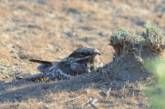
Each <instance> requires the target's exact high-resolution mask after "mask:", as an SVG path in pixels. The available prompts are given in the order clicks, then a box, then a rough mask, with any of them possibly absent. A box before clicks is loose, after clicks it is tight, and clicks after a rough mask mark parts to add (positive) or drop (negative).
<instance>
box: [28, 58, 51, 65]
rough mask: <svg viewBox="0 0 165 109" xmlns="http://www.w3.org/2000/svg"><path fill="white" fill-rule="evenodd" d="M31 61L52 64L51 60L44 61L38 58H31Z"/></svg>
mask: <svg viewBox="0 0 165 109" xmlns="http://www.w3.org/2000/svg"><path fill="white" fill-rule="evenodd" d="M29 61H31V62H35V63H40V64H48V65H52V62H50V61H43V60H38V59H29Z"/></svg>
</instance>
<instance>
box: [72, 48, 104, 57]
mask: <svg viewBox="0 0 165 109" xmlns="http://www.w3.org/2000/svg"><path fill="white" fill-rule="evenodd" d="M96 55H101V53H100V51H99V50H97V49H95V48H87V47H83V48H78V49H76V50H75V51H73V52H72V53H71V54H70V55H69V57H73V58H83V57H87V56H96Z"/></svg>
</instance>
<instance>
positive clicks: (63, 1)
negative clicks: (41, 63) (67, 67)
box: [0, 0, 165, 109]
mask: <svg viewBox="0 0 165 109" xmlns="http://www.w3.org/2000/svg"><path fill="white" fill-rule="evenodd" d="M164 5H165V1H164V0H139V1H132V0H20V1H18V0H0V9H1V10H0V33H1V35H0V104H1V105H0V108H1V109H10V108H13V109H22V108H23V109H30V108H36V109H56V108H61V109H64V108H66V109H68V108H69V109H77V108H78V109H79V108H80V109H81V108H85V109H88V108H89V109H92V108H94V109H97V108H99V109H100V108H101V109H104V108H105V109H107V108H109V107H111V108H113V109H120V108H122V109H132V108H133V109H147V108H148V106H149V104H148V103H147V97H145V95H144V94H143V93H142V91H141V90H142V89H143V86H142V83H141V82H143V81H141V80H144V79H146V78H145V77H147V75H146V74H144V73H143V72H142V71H141V72H142V73H140V72H139V71H137V69H139V68H138V65H136V64H134V65H132V66H131V67H128V68H129V69H128V68H127V69H128V70H127V72H126V73H123V74H122V75H120V74H119V75H118V77H119V78H117V77H114V78H113V77H112V75H111V74H112V73H114V72H124V70H125V69H124V68H126V67H116V68H113V69H114V70H113V71H112V70H111V69H112V67H114V66H113V62H112V57H113V53H114V50H113V48H112V47H111V46H110V45H109V40H110V37H111V35H112V33H113V32H114V31H115V30H117V29H118V28H126V29H128V30H130V31H134V32H136V33H137V34H140V33H141V32H142V31H143V27H144V23H145V22H147V21H151V22H154V23H156V24H158V25H159V27H160V28H161V31H162V32H165V20H164V19H165V7H164ZM81 46H87V47H94V48H97V49H99V50H100V51H101V52H102V56H101V59H102V61H103V62H104V64H105V67H104V68H103V69H102V70H101V71H98V72H95V73H92V74H86V75H82V76H78V77H75V78H73V79H72V80H69V81H55V82H49V83H31V82H24V81H19V82H16V81H12V80H14V79H15V77H16V75H18V74H21V75H29V74H34V73H36V72H37V70H36V66H37V65H36V64H33V63H30V62H29V61H28V59H29V58H37V59H43V60H50V61H51V60H60V59H62V58H64V57H66V56H67V55H68V54H69V53H71V52H72V51H73V50H74V49H76V48H78V47H81ZM128 60H133V59H131V57H127V59H126V60H125V61H123V63H122V62H121V63H120V66H124V65H131V64H130V61H128ZM118 66H119V65H118ZM105 69H106V70H105ZM142 70H143V69H142ZM130 73H131V74H130ZM130 77H132V78H130ZM142 77H143V78H142Z"/></svg>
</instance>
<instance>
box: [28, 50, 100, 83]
mask: <svg viewBox="0 0 165 109" xmlns="http://www.w3.org/2000/svg"><path fill="white" fill-rule="evenodd" d="M97 55H101V53H100V51H99V50H97V49H95V48H88V47H81V48H77V49H76V50H74V51H73V52H72V53H71V54H70V55H69V56H67V57H66V58H64V59H62V60H61V61H53V62H51V61H43V60H37V59H30V60H29V61H31V62H35V63H39V64H40V65H39V66H38V70H39V71H40V72H41V73H39V74H36V75H32V76H31V77H28V78H27V79H28V80H32V81H40V80H55V79H58V80H62V79H70V78H72V77H73V76H76V75H80V74H83V73H89V72H91V71H93V70H94V69H97V68H98V67H99V66H98V65H97V64H94V63H95V59H96V56H97ZM99 64H100V63H99ZM95 65H97V66H95ZM100 67H101V66H100Z"/></svg>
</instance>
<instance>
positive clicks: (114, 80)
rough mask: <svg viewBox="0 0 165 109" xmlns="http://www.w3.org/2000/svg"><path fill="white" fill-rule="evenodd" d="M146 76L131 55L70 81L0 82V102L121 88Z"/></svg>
mask: <svg viewBox="0 0 165 109" xmlns="http://www.w3.org/2000/svg"><path fill="white" fill-rule="evenodd" d="M148 76H149V73H148V72H147V70H146V69H145V68H144V67H143V65H142V64H141V63H139V62H137V59H135V57H134V56H132V55H128V56H124V57H120V58H117V60H115V61H113V62H111V63H109V64H107V65H105V66H104V67H103V68H100V69H98V70H97V71H95V72H93V73H90V74H84V75H80V76H77V77H75V78H73V79H71V80H64V81H54V82H47V83H44V82H42V83H33V82H27V81H23V80H19V81H15V80H14V81H12V82H9V83H4V82H3V81H2V82H1V83H0V102H6V101H10V102H13V101H23V100H28V99H29V98H37V99H42V98H43V97H44V95H46V94H48V93H49V92H51V93H57V92H66V91H67V92H69V91H78V90H82V89H83V90H84V89H87V88H90V87H92V88H103V87H111V89H112V90H113V89H115V90H116V89H121V88H122V87H124V86H125V84H126V83H128V82H129V83H136V82H138V81H143V80H146V78H147V77H148Z"/></svg>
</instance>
